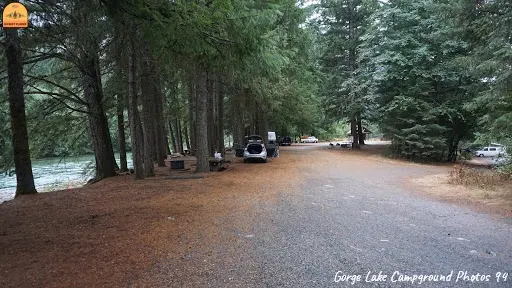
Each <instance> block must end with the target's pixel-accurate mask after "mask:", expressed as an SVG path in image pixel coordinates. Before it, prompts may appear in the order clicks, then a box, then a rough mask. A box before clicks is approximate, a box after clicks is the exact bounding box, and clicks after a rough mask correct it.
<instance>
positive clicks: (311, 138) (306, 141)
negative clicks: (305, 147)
mask: <svg viewBox="0 0 512 288" xmlns="http://www.w3.org/2000/svg"><path fill="white" fill-rule="evenodd" d="M300 142H301V143H318V139H317V138H316V137H315V136H309V137H308V138H306V139H300Z"/></svg>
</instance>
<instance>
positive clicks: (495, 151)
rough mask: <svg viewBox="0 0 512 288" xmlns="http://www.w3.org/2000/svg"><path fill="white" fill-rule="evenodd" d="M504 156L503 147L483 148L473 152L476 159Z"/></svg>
mask: <svg viewBox="0 0 512 288" xmlns="http://www.w3.org/2000/svg"><path fill="white" fill-rule="evenodd" d="M504 154H505V149H504V148H503V147H484V148H482V149H479V150H477V151H475V156H478V157H498V156H502V155H504Z"/></svg>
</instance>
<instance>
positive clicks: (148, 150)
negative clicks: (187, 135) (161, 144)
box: [141, 49, 156, 177]
mask: <svg viewBox="0 0 512 288" xmlns="http://www.w3.org/2000/svg"><path fill="white" fill-rule="evenodd" d="M145 50H146V51H145V56H144V57H143V61H142V63H143V67H142V79H141V80H142V81H141V90H142V121H143V125H142V128H143V133H144V177H152V176H155V168H154V164H153V159H154V156H155V143H156V141H155V127H154V125H153V124H154V118H155V111H154V104H155V103H154V98H155V97H154V92H155V90H154V89H153V88H154V87H153V86H154V84H152V82H153V81H155V79H154V75H153V71H152V69H151V68H152V66H153V65H152V63H151V60H150V59H149V56H148V55H147V53H149V51H148V49H145Z"/></svg>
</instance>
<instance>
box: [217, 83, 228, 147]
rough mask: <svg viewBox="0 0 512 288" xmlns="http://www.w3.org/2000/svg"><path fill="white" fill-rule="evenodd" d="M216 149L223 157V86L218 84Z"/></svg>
mask: <svg viewBox="0 0 512 288" xmlns="http://www.w3.org/2000/svg"><path fill="white" fill-rule="evenodd" d="M217 147H218V149H219V150H218V151H219V153H222V156H224V150H225V148H226V145H225V143H224V85H223V84H221V83H219V89H217Z"/></svg>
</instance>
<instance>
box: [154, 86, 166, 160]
mask: <svg viewBox="0 0 512 288" xmlns="http://www.w3.org/2000/svg"><path fill="white" fill-rule="evenodd" d="M155 104H156V105H155V108H156V113H157V117H156V119H155V137H156V142H157V146H156V147H157V153H156V160H157V163H158V167H165V159H166V158H167V150H168V149H169V148H168V145H167V140H166V139H167V138H166V132H165V122H164V112H163V107H164V103H163V93H162V90H161V87H160V85H159V87H158V91H157V94H156V103H155Z"/></svg>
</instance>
